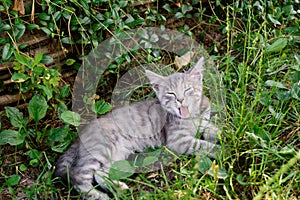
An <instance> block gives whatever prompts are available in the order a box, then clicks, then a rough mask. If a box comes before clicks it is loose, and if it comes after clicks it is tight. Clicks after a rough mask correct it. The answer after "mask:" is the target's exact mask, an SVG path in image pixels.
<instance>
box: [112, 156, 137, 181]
mask: <svg viewBox="0 0 300 200" xmlns="http://www.w3.org/2000/svg"><path fill="white" fill-rule="evenodd" d="M134 172H135V168H134V167H133V166H131V165H130V163H129V162H128V161H127V160H120V161H116V162H114V163H113V164H112V166H111V168H110V170H109V178H111V179H113V180H120V179H123V178H127V177H129V176H131V175H133V174H134Z"/></svg>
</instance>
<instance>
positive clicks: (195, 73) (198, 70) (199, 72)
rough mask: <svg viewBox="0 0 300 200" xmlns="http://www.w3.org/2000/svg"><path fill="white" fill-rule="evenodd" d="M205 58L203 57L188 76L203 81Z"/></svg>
mask: <svg viewBox="0 0 300 200" xmlns="http://www.w3.org/2000/svg"><path fill="white" fill-rule="evenodd" d="M203 66H204V57H201V58H200V59H199V60H198V62H197V63H196V65H195V66H194V67H193V68H192V69H190V70H189V71H188V74H189V76H190V78H191V79H192V80H195V81H202V76H203V71H204V67H203Z"/></svg>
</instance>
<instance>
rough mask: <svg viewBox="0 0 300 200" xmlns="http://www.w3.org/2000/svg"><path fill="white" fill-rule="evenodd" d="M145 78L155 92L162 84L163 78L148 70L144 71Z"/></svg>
mask: <svg viewBox="0 0 300 200" xmlns="http://www.w3.org/2000/svg"><path fill="white" fill-rule="evenodd" d="M145 73H146V76H147V78H148V79H149V81H150V83H151V85H152V88H153V90H154V91H155V92H158V91H159V88H160V86H162V83H163V82H164V79H165V77H163V76H161V75H158V74H156V73H154V72H152V71H150V70H145Z"/></svg>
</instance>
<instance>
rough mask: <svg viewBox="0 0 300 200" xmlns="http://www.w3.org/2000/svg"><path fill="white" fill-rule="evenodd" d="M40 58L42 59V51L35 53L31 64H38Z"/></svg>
mask: <svg viewBox="0 0 300 200" xmlns="http://www.w3.org/2000/svg"><path fill="white" fill-rule="evenodd" d="M42 59H43V53H42V52H41V53H38V54H36V55H35V56H34V60H33V66H36V65H38V64H40V63H41V61H42Z"/></svg>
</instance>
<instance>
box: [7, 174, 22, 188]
mask: <svg viewBox="0 0 300 200" xmlns="http://www.w3.org/2000/svg"><path fill="white" fill-rule="evenodd" d="M20 179H21V177H20V176H19V175H18V174H14V175H12V176H10V177H9V178H8V179H7V181H5V182H4V184H3V186H15V185H18V183H19V181H20Z"/></svg>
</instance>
